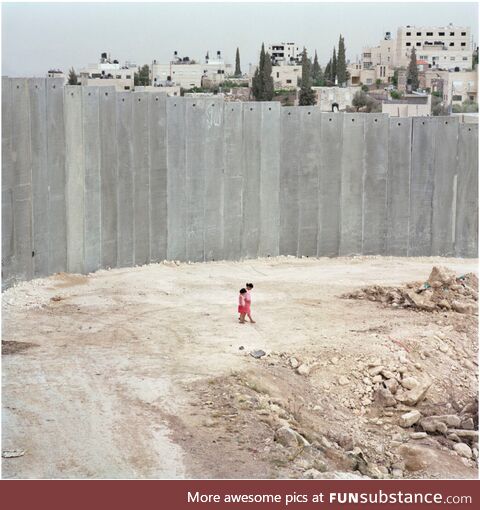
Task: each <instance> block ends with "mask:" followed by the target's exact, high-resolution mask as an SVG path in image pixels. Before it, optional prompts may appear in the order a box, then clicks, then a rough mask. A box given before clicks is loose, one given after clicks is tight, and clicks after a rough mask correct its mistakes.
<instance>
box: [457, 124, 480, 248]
mask: <svg viewBox="0 0 480 510" xmlns="http://www.w3.org/2000/svg"><path fill="white" fill-rule="evenodd" d="M457 155H458V158H457V176H458V177H457V178H458V181H457V196H456V208H455V213H456V214H455V232H454V234H455V256H457V257H478V124H460V126H459V132H458V148H457Z"/></svg>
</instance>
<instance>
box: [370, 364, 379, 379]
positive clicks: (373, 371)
mask: <svg viewBox="0 0 480 510" xmlns="http://www.w3.org/2000/svg"><path fill="white" fill-rule="evenodd" d="M382 370H383V366H382V365H380V366H376V367H372V368H370V369H369V370H368V374H369V375H370V377H375V376H376V375H378V374H379V373H380V372H381V371H382Z"/></svg>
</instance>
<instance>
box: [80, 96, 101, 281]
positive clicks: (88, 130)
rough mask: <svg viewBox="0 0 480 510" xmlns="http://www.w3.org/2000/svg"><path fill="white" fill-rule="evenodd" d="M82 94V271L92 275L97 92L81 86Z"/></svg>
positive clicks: (97, 224)
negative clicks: (83, 233)
mask: <svg viewBox="0 0 480 510" xmlns="http://www.w3.org/2000/svg"><path fill="white" fill-rule="evenodd" d="M102 92H103V91H102ZM82 95H83V98H82V103H83V147H84V151H85V153H84V161H85V198H84V201H85V271H86V272H93V271H96V270H97V269H99V268H100V267H102V234H101V225H102V218H101V194H102V193H101V178H100V110H99V108H100V105H99V101H100V98H99V95H100V89H99V88H98V87H88V88H87V87H82Z"/></svg>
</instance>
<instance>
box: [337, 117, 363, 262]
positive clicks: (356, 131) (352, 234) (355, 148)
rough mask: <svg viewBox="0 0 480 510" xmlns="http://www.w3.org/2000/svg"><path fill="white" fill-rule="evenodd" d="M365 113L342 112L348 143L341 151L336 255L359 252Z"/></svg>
mask: <svg viewBox="0 0 480 510" xmlns="http://www.w3.org/2000/svg"><path fill="white" fill-rule="evenodd" d="M366 115H368V114H362V113H345V114H344V115H343V117H344V118H343V136H344V140H348V143H344V144H343V152H342V185H341V194H340V211H341V213H340V250H339V254H340V255H355V254H360V253H362V233H363V232H362V228H363V187H364V179H365V117H366Z"/></svg>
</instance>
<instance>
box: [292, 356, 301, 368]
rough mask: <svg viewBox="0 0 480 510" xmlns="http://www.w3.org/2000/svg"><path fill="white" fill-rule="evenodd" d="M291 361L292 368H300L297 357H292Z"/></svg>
mask: <svg viewBox="0 0 480 510" xmlns="http://www.w3.org/2000/svg"><path fill="white" fill-rule="evenodd" d="M289 362H290V366H291V367H292V368H298V367H299V366H300V362H299V361H298V359H297V358H290V359H289Z"/></svg>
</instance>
